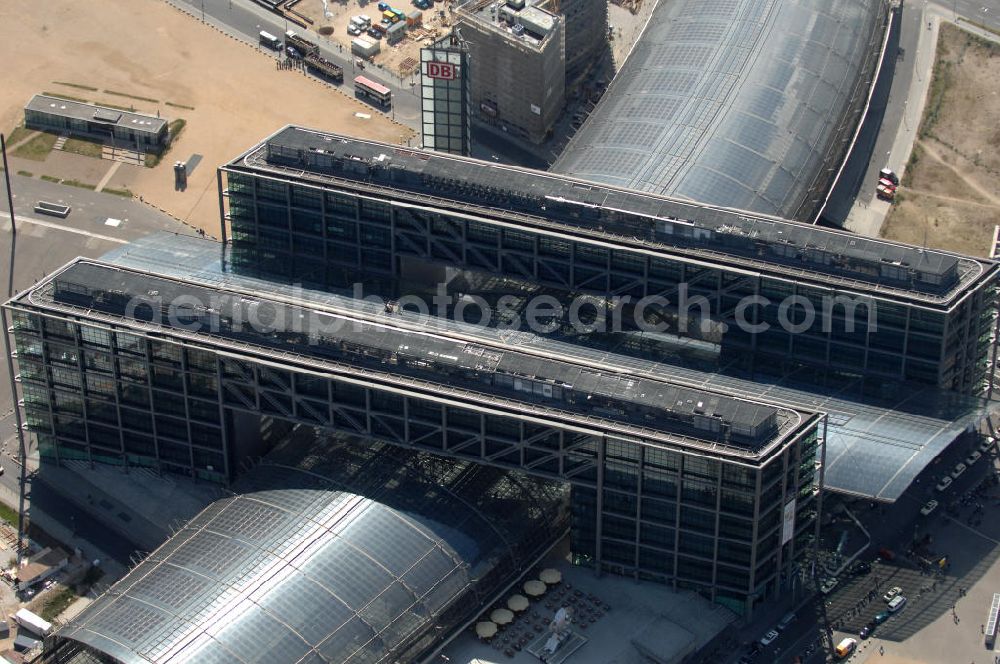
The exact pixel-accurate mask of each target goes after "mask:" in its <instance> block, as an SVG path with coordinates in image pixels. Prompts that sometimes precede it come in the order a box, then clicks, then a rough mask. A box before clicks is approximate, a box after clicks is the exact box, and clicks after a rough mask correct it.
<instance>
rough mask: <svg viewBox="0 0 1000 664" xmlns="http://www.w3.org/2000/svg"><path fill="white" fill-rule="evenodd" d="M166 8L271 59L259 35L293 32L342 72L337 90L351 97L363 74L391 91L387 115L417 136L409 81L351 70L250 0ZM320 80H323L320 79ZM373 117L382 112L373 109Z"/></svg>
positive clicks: (341, 57) (349, 61) (333, 50)
mask: <svg viewBox="0 0 1000 664" xmlns="http://www.w3.org/2000/svg"><path fill="white" fill-rule="evenodd" d="M167 2H168V3H169V4H172V5H174V6H176V7H179V8H181V9H183V10H184V11H186V12H188V13H190V14H192V15H193V16H194V17H195V19H201V18H202V16H204V18H205V21H206V22H207V23H210V24H213V25H216V26H217V27H219V28H220V29H224V30H226V31H227V32H230V33H231V34H233V35H234V36H236V37H239V38H241V39H243V40H244V41H247V42H249V43H251V44H253V45H254V46H257V47H258V48H260V50H261V52H263V53H265V54H267V55H268V56H270V57H277V53H275V52H274V51H272V50H270V49H267V48H264V47H261V46H260V45H259V44H258V42H259V35H260V31H261V30H264V31H265V32H270V33H271V34H273V35H284V34H285V32H287V31H288V30H292V31H294V32H295V33H296V34H298V35H301V36H303V37H305V38H306V39H308V40H309V41H311V42H314V43H316V44H319V46H320V53H321V54H322V56H323V57H324V58H326V59H327V60H330V61H331V62H334V63H336V64H339V65H340V66H341V67H343V68H344V83H343V84H342V85H341V86H340V87H341V88H342V89H343V90H344V92H346V93H347V94H349V95H352V96H353V94H354V91H353V84H352V80H353V78H354V77H355V76H358V75H361V74H363V75H364V76H366V77H367V78H370V79H372V80H373V81H376V82H378V83H382V84H383V85H386V86H388V87H389V89H391V90H392V99H393V104H392V109H391V110H390V111H389V112H388V113H386V115H388V116H390V117H392V118H393V119H394V120H395V121H397V122H399V123H401V124H404V125H407V126H408V127H410V128H411V129H413V130H414V131H416V132H417V133H418V134H419V133H420V98H419V96H418V93H419V89H418V87H419V86H416V85H412V86H411V85H410V82H411V80H414V79H412V78H409V77H408V78H405V79H400V78H399V77H398V76H396V75H395V74H393V73H390V72H388V71H383V70H381V69H379V68H378V67H377V66H368V67H366V68H365V69H364V70H363V71H362V70H360V69H357V68H356V67H355V66H354V57H353V56H352V55H351V54H350V53H349V52H347V51H342V50H340V49H339V48H338V47H337V45H335V44H332V43H331V42H330V41H329V40H327V39H326V38H324V37H322V36H320V35H318V34H316V33H315V32H313V31H311V30H305V29H304V28H301V27H299V26H297V25H295V24H294V23H291V24H290V23H289V22H288V21H287V20H285V19H284V18H281V17H279V16H278V15H277V14H274V13H272V12H269V11H267V10H266V9H264V8H263V7H261V6H260V5H257V4H254V3H253V2H250V0H167ZM319 80H323V79H319ZM372 112H373V113H378V112H381V111H379V110H378V109H376V108H375V107H374V106H373V107H372Z"/></svg>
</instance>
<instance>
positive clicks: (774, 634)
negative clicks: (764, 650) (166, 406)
mask: <svg viewBox="0 0 1000 664" xmlns="http://www.w3.org/2000/svg"><path fill="white" fill-rule="evenodd" d="M776 638H778V630H776V629H772V630H768V632H767V634H765V635H764V636H762V637H760V645H762V646H769V645H771V644H772V643H774V640H775V639H776Z"/></svg>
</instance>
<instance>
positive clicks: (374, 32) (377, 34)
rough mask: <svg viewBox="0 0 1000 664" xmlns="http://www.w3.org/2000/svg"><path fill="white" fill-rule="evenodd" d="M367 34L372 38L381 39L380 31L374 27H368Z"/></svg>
mask: <svg viewBox="0 0 1000 664" xmlns="http://www.w3.org/2000/svg"><path fill="white" fill-rule="evenodd" d="M368 36H369V37H371V38H372V39H382V33H381V32H380V31H379V30H376V29H375V28H368Z"/></svg>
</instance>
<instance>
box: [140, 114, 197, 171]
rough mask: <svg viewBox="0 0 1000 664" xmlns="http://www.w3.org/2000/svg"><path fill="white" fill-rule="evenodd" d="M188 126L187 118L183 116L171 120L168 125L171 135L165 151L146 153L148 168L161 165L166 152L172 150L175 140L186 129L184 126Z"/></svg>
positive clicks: (168, 131)
mask: <svg viewBox="0 0 1000 664" xmlns="http://www.w3.org/2000/svg"><path fill="white" fill-rule="evenodd" d="M186 126H187V120H185V119H183V118H177V119H176V120H173V121H171V122H170V123H169V124H168V125H167V133H168V135H169V136H170V142H169V143H168V144H167V147H166V148H164V150H163V152H161V153H160V154H153V153H152V152H147V153H146V167H147V168H155V167H156V166H157V165H159V163H160V162H161V161H163V158H164V157H165V156H166V154H167V153H168V152H170V146H172V145H173V144H174V141H176V140H177V137H178V136H180V135H181V132H182V131H184V127H186Z"/></svg>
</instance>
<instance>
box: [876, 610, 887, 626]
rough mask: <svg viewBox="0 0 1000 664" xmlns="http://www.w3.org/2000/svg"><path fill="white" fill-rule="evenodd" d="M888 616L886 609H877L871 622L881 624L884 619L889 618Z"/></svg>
mask: <svg viewBox="0 0 1000 664" xmlns="http://www.w3.org/2000/svg"><path fill="white" fill-rule="evenodd" d="M889 616H890V613H889V612H888V611H879V612H878V613H876V614H875V620H873V621H872V622H874V623H875V624H876V625H881V624H882V623H884V622H885V621H886V620H888V619H889Z"/></svg>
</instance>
